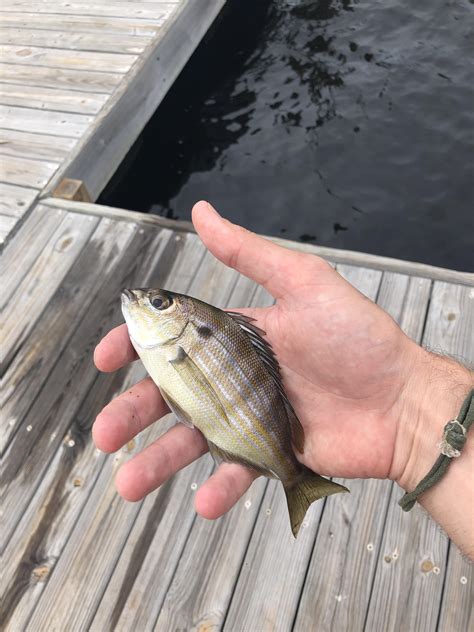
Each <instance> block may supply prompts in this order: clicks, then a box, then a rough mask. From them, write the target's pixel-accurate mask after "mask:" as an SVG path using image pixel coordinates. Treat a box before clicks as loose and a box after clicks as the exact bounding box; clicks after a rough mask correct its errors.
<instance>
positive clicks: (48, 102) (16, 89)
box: [0, 31, 109, 138]
mask: <svg viewBox="0 0 474 632" xmlns="http://www.w3.org/2000/svg"><path fill="white" fill-rule="evenodd" d="M0 32H1V31H0ZM108 96H109V95H108V94H100V93H94V92H82V93H81V92H78V91H75V92H70V91H69V90H64V89H63V90H61V89H59V90H58V89H53V88H42V87H39V86H36V87H35V88H34V89H33V88H32V87H31V86H24V85H18V84H11V83H3V84H2V86H1V88H0V102H1V103H2V105H10V106H19V107H25V106H26V107H28V108H31V109H38V110H56V111H59V112H75V113H77V114H81V115H82V116H84V115H85V114H97V113H98V112H100V110H101V108H102V106H103V105H104V103H105V102H106V100H107V99H108ZM35 131H38V130H35ZM43 131H46V132H48V131H49V130H47V129H46V130H43ZM41 133H42V132H41ZM2 136H3V134H0V138H1V137H2Z"/></svg>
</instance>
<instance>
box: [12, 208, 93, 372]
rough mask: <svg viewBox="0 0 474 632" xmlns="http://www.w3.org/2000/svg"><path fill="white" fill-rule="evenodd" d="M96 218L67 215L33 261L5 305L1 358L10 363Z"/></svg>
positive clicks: (87, 237) (86, 238)
mask: <svg viewBox="0 0 474 632" xmlns="http://www.w3.org/2000/svg"><path fill="white" fill-rule="evenodd" d="M97 224H98V221H97V219H96V218H88V217H86V216H79V215H76V216H74V215H71V214H70V215H67V216H66V217H65V218H64V220H63V221H62V222H61V224H60V225H59V226H58V228H57V229H56V230H55V232H54V233H53V235H52V239H51V240H50V241H49V243H48V244H47V246H46V248H45V249H44V250H43V251H42V252H41V254H40V256H39V257H38V258H37V259H36V261H35V262H34V264H33V266H32V268H31V269H30V270H29V273H28V275H27V276H25V277H24V278H23V280H22V282H21V283H20V284H19V285H18V287H17V288H16V290H15V292H14V294H13V295H12V297H11V299H10V301H9V302H8V303H7V304H6V305H5V306H4V307H3V310H2V314H3V319H2V333H3V336H4V344H3V345H2V361H3V362H4V363H5V365H8V363H9V361H10V360H11V358H12V356H13V355H14V353H15V350H16V349H18V348H19V347H20V346H21V345H22V343H23V342H24V341H25V340H26V339H27V337H28V335H29V333H30V331H31V329H32V327H33V326H34V324H35V322H36V321H37V319H38V318H39V316H40V315H41V312H42V310H43V309H44V307H45V306H46V305H47V304H48V301H49V300H50V298H51V297H52V295H53V294H54V292H55V291H56V289H57V288H58V286H59V285H60V283H61V281H62V280H63V278H64V277H65V275H66V274H67V272H68V270H69V269H70V268H71V266H72V264H73V262H74V260H75V259H76V258H77V256H78V254H79V253H80V251H81V250H82V248H83V246H84V244H85V243H86V242H87V241H88V239H89V237H90V235H91V234H92V232H93V230H94V228H95V227H96V226H97Z"/></svg>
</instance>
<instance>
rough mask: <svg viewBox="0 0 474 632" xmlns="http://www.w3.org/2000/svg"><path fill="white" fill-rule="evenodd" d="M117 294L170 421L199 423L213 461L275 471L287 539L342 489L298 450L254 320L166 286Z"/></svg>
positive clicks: (300, 444) (293, 423)
mask: <svg viewBox="0 0 474 632" xmlns="http://www.w3.org/2000/svg"><path fill="white" fill-rule="evenodd" d="M121 301H122V313H123V316H124V319H125V322H126V324H127V328H128V333H129V336H130V340H131V343H132V345H133V347H134V348H135V350H136V352H137V354H138V356H139V357H140V359H141V361H142V363H143V365H144V367H145V369H146V370H147V372H148V374H149V375H150V377H151V378H152V380H153V381H154V382H155V384H156V385H157V386H158V388H159V389H160V391H161V394H162V396H163V399H164V400H165V402H166V403H167V404H168V406H169V408H170V410H171V411H172V412H173V413H174V414H175V416H176V418H177V420H178V421H179V422H181V423H183V424H184V425H186V426H189V427H191V428H197V429H198V430H200V431H201V433H202V434H203V435H204V437H205V439H206V440H207V443H208V446H209V451H210V453H211V455H212V457H213V458H214V461H215V462H216V463H217V464H219V463H222V462H227V463H240V464H242V465H244V466H246V467H248V468H251V469H252V470H254V471H255V472H257V473H258V474H260V475H263V476H266V477H268V478H275V479H279V480H280V481H281V483H282V484H283V489H284V491H285V494H286V500H287V505H288V512H289V517H290V526H291V531H292V533H293V535H294V537H296V536H297V534H298V531H299V529H300V526H301V524H302V522H303V520H304V517H305V515H306V512H307V510H308V508H309V506H310V505H311V504H312V503H313V502H314V501H315V500H318V499H320V498H323V497H325V496H329V495H331V494H335V493H339V492H344V491H348V490H347V488H346V487H344V486H343V485H339V484H338V483H335V482H333V481H331V480H329V479H326V478H323V477H322V476H320V475H319V474H316V473H314V472H313V471H312V470H310V469H309V468H307V467H305V466H304V465H302V464H301V463H300V462H299V461H298V459H297V458H296V455H295V451H294V448H296V449H297V450H298V451H299V452H300V453H302V452H303V449H304V430H303V427H302V425H301V423H300V420H299V419H298V417H297V415H296V413H295V410H294V408H293V406H292V405H291V403H290V401H289V399H288V397H287V395H286V392H285V389H284V386H283V380H282V375H281V370H280V365H279V362H278V360H277V358H276V355H275V353H274V351H273V349H272V347H271V345H270V343H269V342H268V340H267V339H266V338H265V336H266V333H265V332H264V331H263V330H262V329H260V328H259V327H258V326H257V325H256V321H255V320H254V319H252V318H250V317H249V316H246V315H243V314H241V313H239V312H233V311H223V310H221V309H219V308H217V307H214V306H213V305H210V304H208V303H205V302H203V301H200V300H199V299H197V298H194V297H191V296H187V295H185V294H177V293H175V292H170V291H168V290H165V289H152V288H137V289H125V290H123V292H122V294H121Z"/></svg>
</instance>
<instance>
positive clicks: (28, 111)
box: [0, 105, 94, 138]
mask: <svg viewBox="0 0 474 632" xmlns="http://www.w3.org/2000/svg"><path fill="white" fill-rule="evenodd" d="M93 120H94V119H93V117H92V116H86V115H84V114H73V113H69V112H54V111H53V112H51V111H47V110H37V109H35V108H28V107H15V106H11V105H0V126H1V127H4V128H5V129H17V130H20V131H22V132H37V133H39V134H41V133H44V132H47V133H48V134H52V135H53V136H69V137H72V138H80V137H81V136H82V135H83V134H84V132H85V131H86V130H87V128H88V126H89V125H90V124H91V123H92V122H93Z"/></svg>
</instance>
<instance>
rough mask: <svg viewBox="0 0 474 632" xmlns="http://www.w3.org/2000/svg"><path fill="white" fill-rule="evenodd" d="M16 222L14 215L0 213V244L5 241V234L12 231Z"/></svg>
mask: <svg viewBox="0 0 474 632" xmlns="http://www.w3.org/2000/svg"><path fill="white" fill-rule="evenodd" d="M17 222H18V220H17V218H16V217H12V216H10V215H1V214H0V244H3V243H4V242H5V240H6V238H7V236H8V235H9V234H10V233H11V232H12V230H13V229H14V227H15V225H16V223H17Z"/></svg>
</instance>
